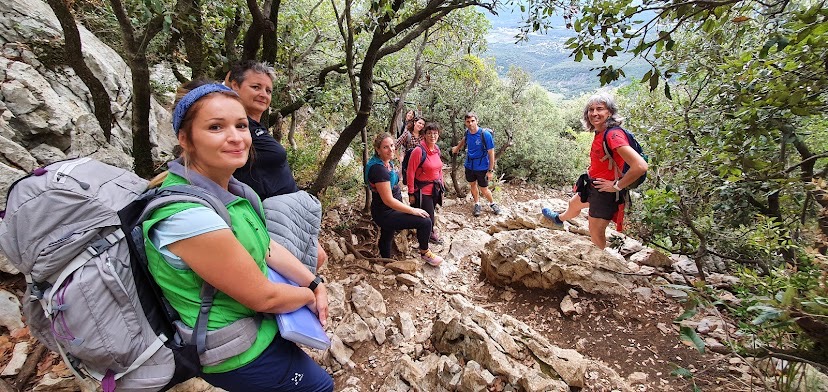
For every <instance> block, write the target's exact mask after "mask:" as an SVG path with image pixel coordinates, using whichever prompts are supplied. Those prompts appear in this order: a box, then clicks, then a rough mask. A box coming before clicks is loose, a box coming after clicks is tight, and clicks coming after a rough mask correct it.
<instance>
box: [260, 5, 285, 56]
mask: <svg viewBox="0 0 828 392" xmlns="http://www.w3.org/2000/svg"><path fill="white" fill-rule="evenodd" d="M281 5H282V2H281V0H273V3H272V4H270V7H269V8H270V9H269V10H266V11H269V12H268V20H269V21H270V23H271V25H272V26H273V31H266V32H265V33H264V35H263V36H262V61H266V62H267V63H268V64H270V65H274V64H276V55H277V51H278V50H279V42H278V41H279V40H278V31H279V7H281Z"/></svg>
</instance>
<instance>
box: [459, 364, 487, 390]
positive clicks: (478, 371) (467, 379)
mask: <svg viewBox="0 0 828 392" xmlns="http://www.w3.org/2000/svg"><path fill="white" fill-rule="evenodd" d="M487 387H488V384H487V383H486V378H485V377H483V368H481V367H480V364H479V363H477V362H475V361H473V360H472V361H469V362H468V363H466V367H465V368H464V369H463V375H462V376H460V386H459V387H458V388H457V390H458V391H460V392H483V391H485V390H486V389H487Z"/></svg>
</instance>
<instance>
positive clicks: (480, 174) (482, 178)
mask: <svg viewBox="0 0 828 392" xmlns="http://www.w3.org/2000/svg"><path fill="white" fill-rule="evenodd" d="M488 172H489V171H488V170H472V169H469V168H468V167H467V168H466V181H468V182H475V181H477V186H479V187H481V188H487V187H488V186H489V178H488V176H486V174H487V173H488Z"/></svg>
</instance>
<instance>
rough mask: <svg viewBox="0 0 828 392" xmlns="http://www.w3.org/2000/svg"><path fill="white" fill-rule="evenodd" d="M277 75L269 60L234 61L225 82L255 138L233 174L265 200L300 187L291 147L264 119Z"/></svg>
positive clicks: (320, 251)
mask: <svg viewBox="0 0 828 392" xmlns="http://www.w3.org/2000/svg"><path fill="white" fill-rule="evenodd" d="M275 78H276V73H275V72H274V71H273V67H271V66H269V65H268V64H267V63H263V62H258V61H253V60H247V61H242V62H238V63H236V64H234V65H233V66H232V67H231V68H230V72H228V73H227V78H226V79H225V84H226V85H227V86H228V87H230V88H231V89H233V91H235V92H236V93H237V94H239V97H240V98H241V101H242V104H243V105H244V108H245V110H246V111H247V120H248V122H249V123H250V136H251V137H252V138H253V145H252V146H251V148H250V158H249V159H248V160H247V163H246V164H245V165H244V166H242V167H240V168H239V169H237V170H236V172H235V173H233V177H235V178H236V179H237V180H239V181H241V182H243V183H245V184H247V185H249V186H250V187H251V188H253V190H254V191H256V193H257V194H258V195H259V198H261V199H262V200H264V199H267V198H269V197H273V196H279V195H284V194H288V193H294V192H298V191H299V187H298V186H296V180H295V179H294V178H293V172H292V171H291V170H290V165H289V164H288V161H287V150H285V148H284V147H283V146H282V145H281V144H280V143H279V142H278V141H277V140H276V139H275V138H274V137H273V135H271V134H270V131H269V130H268V129H267V128H266V127H264V126H263V125H262V124H261V123H260V121H261V119H262V115H263V114H264V112H265V111H266V110H267V109H268V108H269V107H270V101H271V99H272V94H273V80H274V79H275ZM317 249H318V254H317V265H316V266H315V268H316V269H318V268H321V267H322V265H323V264H324V263H325V261H327V260H328V255H327V253H325V250H324V249H323V248H322V246H321V245H318V247H317ZM311 271H314V270H313V269H311Z"/></svg>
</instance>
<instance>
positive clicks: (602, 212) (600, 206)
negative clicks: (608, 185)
mask: <svg viewBox="0 0 828 392" xmlns="http://www.w3.org/2000/svg"><path fill="white" fill-rule="evenodd" d="M615 195H618V192H601V191H599V190H597V189H595V187H594V186H592V185H591V184H590V186H589V216H591V217H593V218H599V219H606V220H612V217H613V215H615V213H616V212H618V205H619V204H622V203H624V199H623V197H622V196H623V195H619V197H618V200H615Z"/></svg>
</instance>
